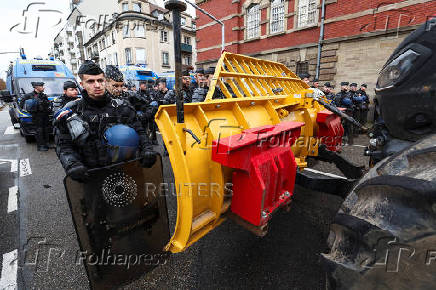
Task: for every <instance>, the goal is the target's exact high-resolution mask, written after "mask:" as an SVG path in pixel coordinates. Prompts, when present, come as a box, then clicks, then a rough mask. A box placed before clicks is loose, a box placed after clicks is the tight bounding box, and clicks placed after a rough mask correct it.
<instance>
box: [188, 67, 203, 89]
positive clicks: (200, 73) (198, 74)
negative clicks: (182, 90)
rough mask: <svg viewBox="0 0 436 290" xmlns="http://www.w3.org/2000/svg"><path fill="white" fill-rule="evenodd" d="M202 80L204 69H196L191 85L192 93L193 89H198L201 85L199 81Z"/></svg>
mask: <svg viewBox="0 0 436 290" xmlns="http://www.w3.org/2000/svg"><path fill="white" fill-rule="evenodd" d="M203 78H204V69H203V68H198V69H197V70H196V71H195V83H192V84H191V90H192V91H194V89H196V88H198V87H199V86H200V84H201V80H202V79H203Z"/></svg>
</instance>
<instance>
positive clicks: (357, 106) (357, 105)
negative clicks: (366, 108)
mask: <svg viewBox="0 0 436 290" xmlns="http://www.w3.org/2000/svg"><path fill="white" fill-rule="evenodd" d="M350 95H351V100H352V101H353V118H354V119H355V120H356V121H357V122H359V123H361V122H362V120H360V116H361V110H362V105H363V102H362V98H361V97H360V94H359V93H358V92H357V83H351V84H350ZM352 128H353V135H354V136H355V137H356V136H357V135H358V133H359V130H360V129H359V128H357V127H355V126H352Z"/></svg>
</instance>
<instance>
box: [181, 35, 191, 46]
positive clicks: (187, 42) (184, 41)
mask: <svg viewBox="0 0 436 290" xmlns="http://www.w3.org/2000/svg"><path fill="white" fill-rule="evenodd" d="M183 43H185V44H189V45H191V38H190V37H189V36H184V37H183Z"/></svg>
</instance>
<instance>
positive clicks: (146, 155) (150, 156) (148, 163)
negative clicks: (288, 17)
mask: <svg viewBox="0 0 436 290" xmlns="http://www.w3.org/2000/svg"><path fill="white" fill-rule="evenodd" d="M142 157H143V158H142V159H141V165H142V167H145V168H150V167H152V166H153V164H154V163H156V159H157V152H156V151H153V150H145V151H144V152H143V153H142Z"/></svg>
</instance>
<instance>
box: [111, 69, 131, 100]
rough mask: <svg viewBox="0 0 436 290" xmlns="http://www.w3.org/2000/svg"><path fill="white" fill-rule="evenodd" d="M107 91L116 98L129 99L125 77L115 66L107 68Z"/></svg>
mask: <svg viewBox="0 0 436 290" xmlns="http://www.w3.org/2000/svg"><path fill="white" fill-rule="evenodd" d="M105 77H106V90H107V91H108V92H109V94H111V95H112V96H113V97H115V98H120V99H124V100H128V99H129V96H130V95H129V94H128V92H126V91H124V90H123V88H124V76H123V74H122V73H121V71H120V70H119V69H118V67H116V66H115V65H107V66H106V73H105Z"/></svg>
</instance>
